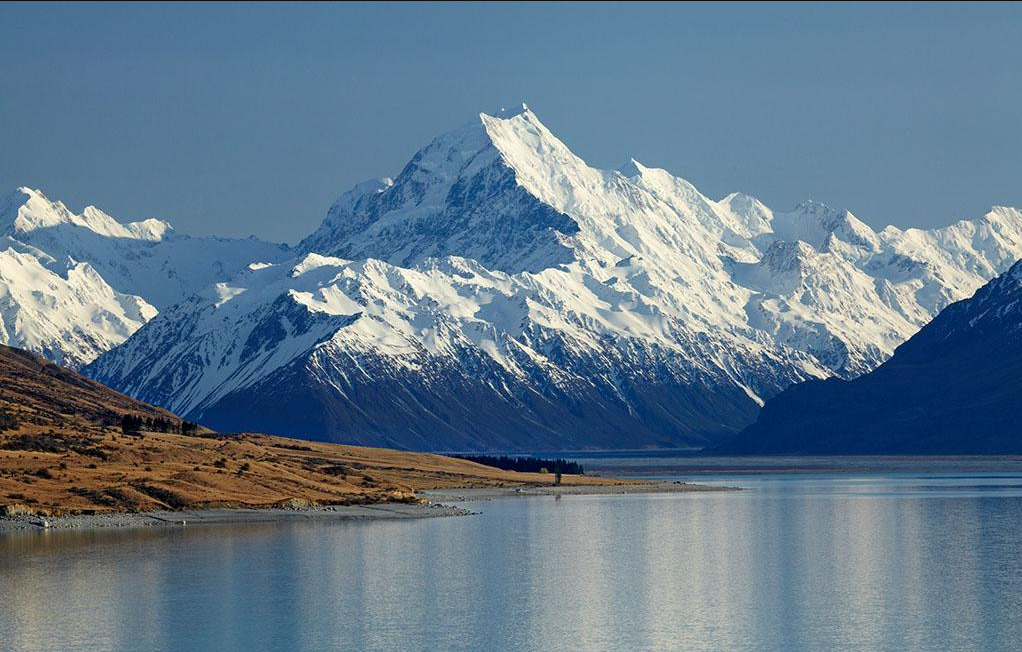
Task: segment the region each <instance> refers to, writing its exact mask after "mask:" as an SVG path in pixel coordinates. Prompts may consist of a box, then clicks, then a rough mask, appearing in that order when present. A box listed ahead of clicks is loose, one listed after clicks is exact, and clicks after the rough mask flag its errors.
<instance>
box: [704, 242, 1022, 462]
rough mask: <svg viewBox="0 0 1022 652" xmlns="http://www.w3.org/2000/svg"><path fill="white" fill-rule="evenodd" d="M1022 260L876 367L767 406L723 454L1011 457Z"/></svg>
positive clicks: (1021, 390)
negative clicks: (850, 378) (986, 455)
mask: <svg viewBox="0 0 1022 652" xmlns="http://www.w3.org/2000/svg"><path fill="white" fill-rule="evenodd" d="M1020 343H1022V261H1019V262H1017V263H1015V265H1013V266H1012V267H1011V268H1010V269H1009V270H1008V271H1007V272H1005V273H1004V274H1002V275H1000V276H998V277H996V278H995V279H993V280H992V281H990V282H989V283H988V284H986V285H985V286H983V287H982V288H980V289H979V290H978V291H977V292H976V294H975V295H973V297H971V298H969V299H964V300H962V301H959V302H956V303H953V304H951V305H950V306H948V307H947V308H945V309H944V310H943V311H941V312H940V314H938V315H937V316H936V317H935V318H934V319H933V321H931V322H930V323H929V324H927V325H926V326H924V327H923V328H922V330H920V331H919V333H917V334H916V335H914V336H913V337H912V338H910V339H909V340H908V341H907V342H905V343H904V344H902V345H901V346H899V347H898V349H897V350H896V351H895V353H894V356H893V357H892V358H891V359H890V360H888V361H887V362H885V363H884V364H882V365H881V366H880V367H878V368H877V369H876V370H874V371H872V372H870V373H868V374H865V375H863V376H860V377H858V378H856V379H853V380H851V381H843V380H839V379H834V378H831V379H827V380H825V381H809V382H806V383H803V384H802V385H798V386H795V387H792V388H790V389H788V390H786V391H785V392H782V393H781V394H780V395H779V396H777V397H775V398H774V399H772V400H770V401H767V404H766V405H765V406H764V408H763V410H762V412H761V413H760V415H759V418H758V419H757V420H756V422H755V423H753V424H752V425H750V426H749V427H747V428H746V429H745V430H743V431H742V432H741V433H739V434H738V435H737V436H736V437H735V438H733V439H730V440H728V441H725V442H723V443H722V444H720V445H718V446H717V447H715V448H713V449H712V450H713V452H716V453H722V454H749V455H755V454H948V455H956V454H1013V453H1020V452H1022V438H1019V437H1018V422H1019V417H1022V407H1020V406H1019V403H1018V397H1019V396H1020V395H1022V385H1020V383H1019V381H1018V378H1019V374H1020V372H1022V355H1020V354H1019V351H1020V349H1019V344H1020Z"/></svg>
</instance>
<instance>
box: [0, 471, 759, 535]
mask: <svg viewBox="0 0 1022 652" xmlns="http://www.w3.org/2000/svg"><path fill="white" fill-rule="evenodd" d="M738 490H739V489H738V488H736V487H712V486H708V485H699V484H691V483H686V482H644V483H627V482H625V483H622V484H597V485H560V486H556V487H555V486H553V485H550V486H537V485H526V486H513V487H482V488H462V489H427V490H424V491H421V492H419V496H420V497H422V498H424V499H426V501H427V502H426V503H424V504H414V503H375V504H369V505H324V506H320V507H299V508H287V507H268V508H254V507H249V508H222V507H215V508H208V509H184V510H181V511H170V510H159V511H148V512H107V513H102V514H71V515H66V516H40V515H18V516H2V517H0V536H4V535H7V534H15V533H25V532H50V531H89V530H128V529H140V528H143V529H150V528H160V529H162V528H172V527H190V526H196V525H200V526H201V525H229V524H238V523H286V522H297V521H365V520H395V519H396V520H403V519H416V518H440V517H446V516H470V515H474V514H476V513H477V512H473V511H471V510H469V509H465V508H463V507H456V506H453V505H449V504H446V503H451V502H481V501H487V500H492V499H495V498H514V497H527V496H596V495H624V494H654V493H665V494H666V493H702V492H717V491H738Z"/></svg>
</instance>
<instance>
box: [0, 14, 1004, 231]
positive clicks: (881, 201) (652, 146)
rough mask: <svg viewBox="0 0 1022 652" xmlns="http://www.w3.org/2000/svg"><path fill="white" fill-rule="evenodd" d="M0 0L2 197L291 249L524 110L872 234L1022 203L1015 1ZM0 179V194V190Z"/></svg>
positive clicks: (604, 162)
mask: <svg viewBox="0 0 1022 652" xmlns="http://www.w3.org/2000/svg"><path fill="white" fill-rule="evenodd" d="M664 4H665V3H654V4H649V5H644V4H636V3H628V4H592V5H590V4H585V3H566V4H550V5H540V4H538V3H522V4H512V3H499V4H493V5H454V4H419V5H403V4H386V5H337V4H330V5H295V4H293V3H291V4H280V5H273V4H267V5H264V4H259V5H230V4H228V5H207V4H195V5H163V4H161V5H132V4H128V3H114V4H109V5H106V4H100V5H92V4H83V3H73V4H67V5H63V4H41V5H34V4H33V5H21V4H11V3H5V4H2V5H0V74H2V77H3V83H2V86H0V89H2V90H0V127H2V133H3V145H2V146H0V188H4V189H13V188H14V187H16V186H18V185H30V186H34V187H39V188H42V189H43V190H44V191H45V192H46V193H47V194H49V195H50V196H51V197H53V198H60V199H63V200H65V201H66V202H67V203H69V204H70V205H71V206H72V207H73V208H76V209H77V208H81V207H82V206H83V205H85V204H87V203H92V204H95V205H97V206H99V207H101V208H103V209H105V210H107V211H108V212H110V213H111V214H113V215H114V216H116V217H118V218H119V219H122V220H124V219H138V218H143V217H149V216H157V217H161V218H164V219H168V220H170V221H171V222H173V223H174V224H175V225H176V226H177V227H178V229H179V230H181V231H185V232H190V233H217V234H225V235H247V234H249V233H254V234H256V235H259V236H261V237H265V238H269V239H273V240H280V241H295V240H297V239H299V238H301V237H302V236H303V235H305V234H306V233H307V232H308V231H310V230H311V229H312V228H314V227H315V225H316V224H318V223H319V221H320V219H321V218H322V216H323V214H324V213H325V211H326V208H327V207H328V205H329V204H330V203H331V202H332V200H333V199H334V198H335V197H336V196H338V195H339V194H340V193H341V192H343V191H344V190H345V189H346V188H347V187H349V186H351V185H352V184H354V183H356V182H358V181H361V180H364V179H367V178H371V177H379V176H390V175H394V174H396V173H397V172H399V171H400V169H401V167H402V166H403V165H404V164H405V163H406V162H407V160H408V159H409V158H410V156H411V155H412V154H413V153H414V152H415V151H416V150H417V149H419V148H420V147H421V146H423V145H425V144H426V143H428V142H429V141H430V140H431V139H432V138H433V137H434V136H436V135H438V134H439V133H441V132H443V131H445V130H448V129H451V128H454V127H457V126H458V125H460V124H463V123H465V122H467V121H468V120H470V119H472V117H473V116H474V115H475V114H477V113H478V112H480V111H492V110H495V109H496V108H497V107H500V106H508V105H514V104H516V103H519V102H521V101H523V100H524V101H526V102H528V103H529V106H530V107H531V108H532V109H533V110H534V111H535V112H536V113H537V114H538V115H539V116H540V118H541V119H542V120H543V122H544V123H546V125H547V126H548V127H550V129H551V130H553V132H554V133H555V134H557V135H558V136H559V137H560V138H561V139H562V140H564V141H565V142H566V143H567V144H568V146H569V147H571V148H572V149H573V150H574V151H575V152H576V153H577V154H579V155H580V156H582V157H583V158H584V159H586V160H587V161H588V162H589V163H590V164H592V165H595V166H598V167H604V168H615V167H618V166H619V165H620V164H622V163H623V162H624V161H626V160H627V159H628V157H629V156H634V157H635V158H637V159H638V160H640V161H641V162H643V163H645V164H647V165H653V166H657V167H663V168H666V169H668V170H670V171H671V172H673V173H675V174H677V175H680V176H683V177H685V178H687V179H688V180H690V181H692V182H693V183H695V184H696V186H697V187H699V188H700V189H701V190H702V191H703V192H705V193H706V194H708V195H711V196H714V197H719V196H722V195H724V194H726V193H727V192H730V191H733V190H741V191H744V192H748V193H750V194H753V195H756V196H757V197H760V198H761V199H763V200H764V201H766V202H767V204H769V205H770V206H772V207H774V208H777V209H785V208H790V207H791V206H793V205H795V204H796V203H798V202H799V201H801V200H803V199H806V198H813V199H816V200H819V201H824V202H827V203H829V204H832V205H835V206H840V207H845V208H848V209H850V210H852V211H853V212H854V213H856V214H857V215H858V216H859V217H860V218H862V219H863V220H865V221H866V222H867V223H869V224H871V225H873V226H874V227H878V228H879V227H881V226H883V225H885V224H888V223H893V224H896V225H899V226H932V225H940V224H947V223H950V222H952V221H954V220H955V219H960V218H964V217H976V216H978V215H981V214H982V213H983V212H985V211H986V210H987V208H988V207H989V206H991V205H993V204H1009V205H1016V206H1019V205H1022V6H1020V5H1018V4H1011V5H1005V6H1000V5H980V4H968V5H965V4H962V5H959V4H954V3H937V4H921V3H911V4H878V3H869V4H864V5H848V4H806V5H785V4H781V5H746V4H733V5H720V4H716V3H714V4H706V5H702V4H696V5H670V6H664ZM5 191H6V190H5Z"/></svg>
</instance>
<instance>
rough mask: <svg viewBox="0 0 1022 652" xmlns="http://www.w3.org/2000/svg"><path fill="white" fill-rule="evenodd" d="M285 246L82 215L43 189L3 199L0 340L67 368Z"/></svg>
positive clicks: (89, 211) (91, 212)
mask: <svg viewBox="0 0 1022 652" xmlns="http://www.w3.org/2000/svg"><path fill="white" fill-rule="evenodd" d="M285 251H286V249H283V248H281V247H280V246H279V245H271V244H269V243H265V242H261V241H259V240H256V239H255V238H249V239H246V240H236V239H227V238H195V237H189V236H184V235H178V234H176V233H174V231H173V228H172V227H171V226H170V224H168V223H166V222H163V221H161V220H156V219H148V220H145V221H142V222H133V223H130V224H120V223H118V222H117V221H116V220H114V219H113V218H112V217H110V216H109V215H107V214H106V213H104V212H103V211H101V210H99V209H98V208H95V207H93V206H89V207H87V208H86V209H85V210H84V211H82V213H81V214H80V215H78V214H75V213H74V212H72V211H71V210H70V209H68V208H67V207H66V206H64V204H62V203H60V202H55V201H50V200H49V199H47V198H46V196H45V195H43V193H41V192H40V191H38V190H31V189H29V188H19V189H18V190H17V191H16V192H14V193H12V194H10V195H8V196H7V197H0V344H6V345H9V346H15V347H19V348H23V349H27V350H29V351H32V352H33V353H37V354H40V355H43V356H45V357H47V358H49V359H50V360H52V361H54V362H57V363H58V364H63V365H66V366H68V367H71V368H78V367H80V366H82V365H83V364H85V363H87V362H91V361H92V360H93V359H94V358H95V357H96V356H98V355H99V354H100V353H103V352H104V351H107V350H109V349H110V348H112V347H114V346H117V345H118V344H120V343H121V342H123V341H124V340H125V339H127V338H128V336H129V335H131V334H132V333H134V332H135V331H136V330H137V329H138V328H139V327H140V326H141V325H142V324H144V323H146V321H148V320H149V319H152V317H153V316H154V315H156V313H157V311H158V310H162V309H163V308H165V307H167V306H169V305H172V304H174V303H177V302H178V301H181V300H182V299H184V298H185V297H187V296H189V295H191V294H192V293H193V292H197V291H199V290H201V289H203V288H205V287H206V286H208V285H209V284H211V283H214V282H216V281H221V280H224V279H226V278H228V277H229V276H230V274H231V273H232V272H233V271H234V270H235V269H238V268H242V267H244V266H245V265H247V264H249V263H250V262H252V260H254V259H267V260H277V259H280V258H281V257H282V256H283V255H284V252H285Z"/></svg>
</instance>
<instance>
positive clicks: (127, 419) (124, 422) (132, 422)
mask: <svg viewBox="0 0 1022 652" xmlns="http://www.w3.org/2000/svg"><path fill="white" fill-rule="evenodd" d="M144 425H145V422H144V421H143V420H142V417H140V416H136V415H134V414H125V415H124V416H122V417H121V432H123V433H124V434H126V435H137V434H138V433H140V432H142V426H144Z"/></svg>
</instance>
